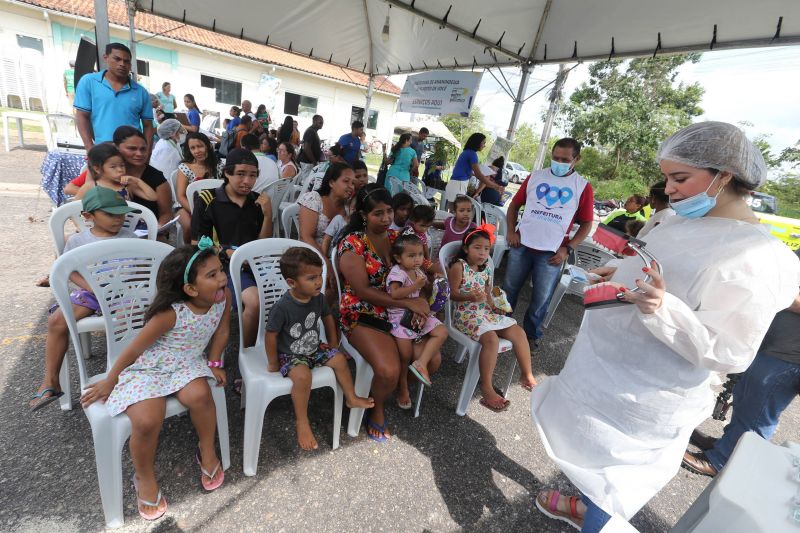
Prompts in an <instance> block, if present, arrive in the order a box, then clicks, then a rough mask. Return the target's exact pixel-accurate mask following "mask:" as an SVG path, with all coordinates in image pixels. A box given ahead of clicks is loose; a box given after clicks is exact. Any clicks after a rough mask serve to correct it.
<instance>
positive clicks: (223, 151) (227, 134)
mask: <svg viewBox="0 0 800 533" xmlns="http://www.w3.org/2000/svg"><path fill="white" fill-rule="evenodd" d="M235 141H236V132H235V131H228V130H225V131H223V132H222V136H221V137H220V138H219V150H218V152H219V155H221V156H222V157H227V156H228V151H230V150H233V144H234V142H235Z"/></svg>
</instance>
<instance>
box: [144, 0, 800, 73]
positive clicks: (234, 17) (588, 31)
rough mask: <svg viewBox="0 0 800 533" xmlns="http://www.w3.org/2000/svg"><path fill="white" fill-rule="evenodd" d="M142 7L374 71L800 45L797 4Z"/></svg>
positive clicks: (653, 0)
mask: <svg viewBox="0 0 800 533" xmlns="http://www.w3.org/2000/svg"><path fill="white" fill-rule="evenodd" d="M136 1H137V4H138V7H139V9H140V10H143V11H149V12H152V13H155V14H157V15H161V16H164V17H167V18H171V19H174V20H177V21H185V22H186V23H187V24H192V25H196V26H201V27H204V28H208V29H213V30H214V31H217V32H221V33H225V34H229V35H232V36H235V37H241V38H243V39H247V40H251V41H254V42H258V43H262V44H264V43H267V44H269V45H272V46H277V47H280V48H284V49H291V50H292V51H293V52H296V53H298V54H303V55H307V56H311V57H314V58H316V59H320V60H323V61H330V62H331V63H335V64H338V65H341V66H349V67H350V68H353V69H355V70H359V71H364V72H366V73H369V74H387V73H390V74H396V73H402V72H412V71H420V70H428V69H439V68H465V67H466V68H470V67H473V66H474V67H488V66H503V65H519V64H521V63H525V62H528V63H561V62H569V61H576V60H596V59H605V58H608V57H609V56H617V57H626V56H642V55H652V54H654V53H656V51H657V50H658V51H659V53H669V52H684V51H690V50H709V49H723V48H743V47H755V46H771V45H775V46H777V45H786V44H798V43H800V1H798V0H758V1H755V0H591V1H587V0H491V1H488V2H487V1H485V0H458V1H455V0H419V1H417V0H328V1H319V0H234V1H229V2H220V0H136ZM390 6H391V7H390ZM387 14H388V15H389V17H390V20H389V29H390V30H389V39H388V42H383V40H382V30H383V26H384V23H385V20H386V17H387ZM445 16H446V20H445ZM473 35H474V36H473Z"/></svg>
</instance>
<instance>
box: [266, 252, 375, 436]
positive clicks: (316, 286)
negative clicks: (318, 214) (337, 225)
mask: <svg viewBox="0 0 800 533" xmlns="http://www.w3.org/2000/svg"><path fill="white" fill-rule="evenodd" d="M280 269H281V275H283V277H284V279H286V283H287V284H288V285H289V290H288V291H286V293H284V295H283V296H281V298H280V299H279V300H278V301H277V302H275V304H274V305H273V306H272V309H271V311H270V313H269V320H268V322H267V331H266V334H265V338H264V345H265V348H266V352H267V361H268V367H267V369H268V370H269V371H270V372H278V371H280V373H281V374H282V375H283V377H288V378H289V379H291V380H292V403H293V404H294V413H295V417H296V418H297V421H296V425H297V442H298V443H299V444H300V447H301V448H302V449H304V450H313V449H316V448H317V441H316V439H315V438H314V434H313V433H312V431H311V425H310V424H309V421H308V399H309V397H310V395H311V381H312V374H311V370H312V369H314V368H316V367H318V366H323V365H324V366H329V367H330V368H331V369H332V370H333V372H334V374H335V375H336V381H337V382H338V383H339V386H340V387H341V388H342V392H343V393H344V399H345V403H346V404H347V407H349V408H351V409H352V408H356V407H358V408H364V409H368V408H370V407H372V406H373V405H374V401H373V400H372V398H361V397H360V396H356V393H355V389H354V387H353V377H352V376H351V375H350V368H349V367H348V366H347V360H346V359H345V357H344V355H342V353H341V352H339V351H338V350H337V349H336V348H332V347H331V345H333V346H338V344H339V335H338V331H337V328H336V322H335V321H334V319H333V316H331V314H330V310H329V309H328V306H327V305H326V303H325V297H324V296H323V295H322V294H321V293H320V290H321V289H322V259H321V258H320V257H319V255H318V254H317V253H316V252H314V251H313V250H311V249H309V248H304V247H294V248H289V249H288V250H286V252H285V253H284V254H283V256H282V257H281V261H280ZM320 321H321V322H322V324H323V325H324V326H325V335H326V337H327V339H328V342H330V343H331V345H328V344H326V343H321V342H320V333H319V331H320V330H319V324H320Z"/></svg>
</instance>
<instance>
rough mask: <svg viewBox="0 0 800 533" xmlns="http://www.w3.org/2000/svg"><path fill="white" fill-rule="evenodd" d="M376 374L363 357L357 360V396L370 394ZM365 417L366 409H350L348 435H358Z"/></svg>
mask: <svg viewBox="0 0 800 533" xmlns="http://www.w3.org/2000/svg"><path fill="white" fill-rule="evenodd" d="M374 376H375V373H374V372H373V371H372V367H371V366H369V363H367V362H366V361H365V360H363V359H361V360H360V361H356V381H355V390H356V396H361V397H365V396H368V395H369V389H370V387H371V386H372V378H373V377H374ZM363 418H364V409H361V408H357V409H350V417H349V418H348V419H347V434H348V435H350V436H351V437H358V432H359V431H360V430H361V421H362V419H363Z"/></svg>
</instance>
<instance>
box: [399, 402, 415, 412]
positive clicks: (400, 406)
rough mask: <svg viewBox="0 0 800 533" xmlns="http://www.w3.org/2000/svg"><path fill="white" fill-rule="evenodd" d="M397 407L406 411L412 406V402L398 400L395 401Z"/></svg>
mask: <svg viewBox="0 0 800 533" xmlns="http://www.w3.org/2000/svg"><path fill="white" fill-rule="evenodd" d="M397 407H399V408H400V409H402V410H403V411H408V410H409V409H411V408H412V407H414V404H413V403H411V400H408V403H400V401H398V402H397Z"/></svg>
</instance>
